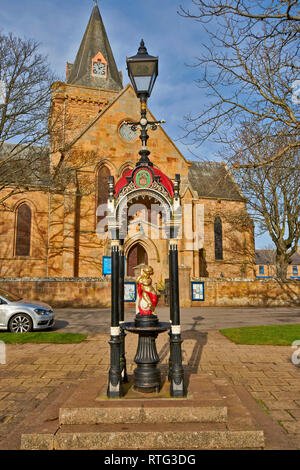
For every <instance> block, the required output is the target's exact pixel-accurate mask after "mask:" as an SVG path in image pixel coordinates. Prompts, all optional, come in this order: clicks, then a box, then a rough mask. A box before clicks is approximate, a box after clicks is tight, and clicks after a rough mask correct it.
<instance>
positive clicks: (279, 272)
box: [276, 252, 289, 281]
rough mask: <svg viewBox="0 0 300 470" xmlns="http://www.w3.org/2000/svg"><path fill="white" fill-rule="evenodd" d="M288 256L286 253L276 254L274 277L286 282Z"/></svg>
mask: <svg viewBox="0 0 300 470" xmlns="http://www.w3.org/2000/svg"><path fill="white" fill-rule="evenodd" d="M288 264H289V256H287V255H286V253H278V252H277V253H276V276H277V277H278V278H279V279H281V280H282V281H286V276H287V267H288Z"/></svg>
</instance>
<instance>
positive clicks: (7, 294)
mask: <svg viewBox="0 0 300 470" xmlns="http://www.w3.org/2000/svg"><path fill="white" fill-rule="evenodd" d="M0 295H1V297H3V299H5V300H8V302H17V301H18V300H21V299H22V297H20V296H19V295H16V294H12V293H11V292H7V291H6V290H2V289H0Z"/></svg>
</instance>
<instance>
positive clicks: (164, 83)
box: [0, 0, 269, 248]
mask: <svg viewBox="0 0 300 470" xmlns="http://www.w3.org/2000/svg"><path fill="white" fill-rule="evenodd" d="M98 3H99V6H100V11H101V15H102V18H103V21H104V24H105V27H106V31H107V34H108V37H109V40H110V44H111V47H112V50H113V53H114V56H115V59H116V62H117V65H118V68H119V70H122V72H123V77H124V85H126V84H127V83H128V76H127V71H126V56H131V55H134V54H136V52H137V49H138V46H139V43H140V40H141V39H142V38H143V39H144V41H145V44H146V47H147V48H148V52H149V54H151V55H158V56H159V77H158V80H157V82H156V84H155V87H154V90H153V92H152V96H151V98H150V100H149V103H148V104H149V108H150V109H151V111H152V112H153V113H154V115H155V117H156V118H157V119H165V120H166V121H167V123H166V124H165V125H164V128H165V130H166V132H167V133H168V134H169V136H170V137H171V138H172V139H173V140H174V141H175V143H176V145H177V146H178V148H179V149H180V150H181V152H182V153H183V154H184V155H185V157H186V158H188V159H195V158H196V156H199V157H200V158H207V159H209V160H214V159H217V151H218V147H217V146H216V145H214V144H213V143H205V144H203V145H202V146H201V147H199V148H195V147H189V146H187V145H186V144H184V143H183V142H182V140H180V138H181V137H182V136H183V133H184V131H183V130H182V127H183V126H184V116H185V115H187V114H188V113H190V112H192V113H196V112H197V103H203V100H204V99H205V96H204V95H203V91H202V90H200V89H199V88H197V86H196V84H195V80H196V79H197V77H198V74H199V72H198V70H197V68H195V67H192V65H193V64H194V63H195V59H196V57H197V54H198V53H199V50H200V48H201V45H202V44H203V43H205V41H206V37H205V35H204V33H203V32H202V29H201V28H200V27H199V24H197V23H196V22H194V21H192V20H188V19H185V18H182V17H180V16H179V15H178V14H177V10H178V6H179V4H181V5H182V6H183V7H188V6H190V5H191V0H151V1H149V2H145V1H140V0H101V1H100V2H98ZM93 5H94V2H93V0H43V1H40V0H14V1H11V2H8V1H7V0H0V30H1V31H2V32H3V33H8V32H12V33H14V34H15V35H18V36H21V37H26V38H33V39H35V40H36V41H38V42H39V43H40V44H41V51H42V52H44V53H45V54H46V55H47V56H48V60H49V62H50V64H51V65H52V68H53V69H54V71H55V72H56V73H57V74H58V75H59V76H60V77H61V78H62V79H64V78H65V67H66V62H67V61H68V62H71V63H72V62H73V61H74V60H75V56H76V53H77V51H78V48H79V45H80V42H81V39H82V37H83V34H84V31H85V28H86V26H87V23H88V20H89V17H90V14H91V11H92V8H93ZM266 243H269V240H268V238H266V237H265V236H264V237H259V238H258V239H257V243H256V245H257V247H258V248H259V247H262V246H265V245H266Z"/></svg>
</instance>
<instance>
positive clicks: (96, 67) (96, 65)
mask: <svg viewBox="0 0 300 470" xmlns="http://www.w3.org/2000/svg"><path fill="white" fill-rule="evenodd" d="M93 74H94V75H97V76H99V77H105V75H106V66H105V64H102V63H101V62H93Z"/></svg>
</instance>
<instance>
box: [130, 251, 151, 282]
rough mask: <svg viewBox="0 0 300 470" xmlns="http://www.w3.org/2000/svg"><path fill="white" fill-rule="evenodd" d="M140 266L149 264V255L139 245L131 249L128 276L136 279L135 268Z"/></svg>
mask: <svg viewBox="0 0 300 470" xmlns="http://www.w3.org/2000/svg"><path fill="white" fill-rule="evenodd" d="M139 264H148V254H147V251H146V250H145V248H144V247H143V246H142V245H141V244H140V243H137V244H136V245H134V246H133V247H132V248H130V250H129V252H128V255H127V276H131V277H134V270H133V268H135V266H137V265H139Z"/></svg>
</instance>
